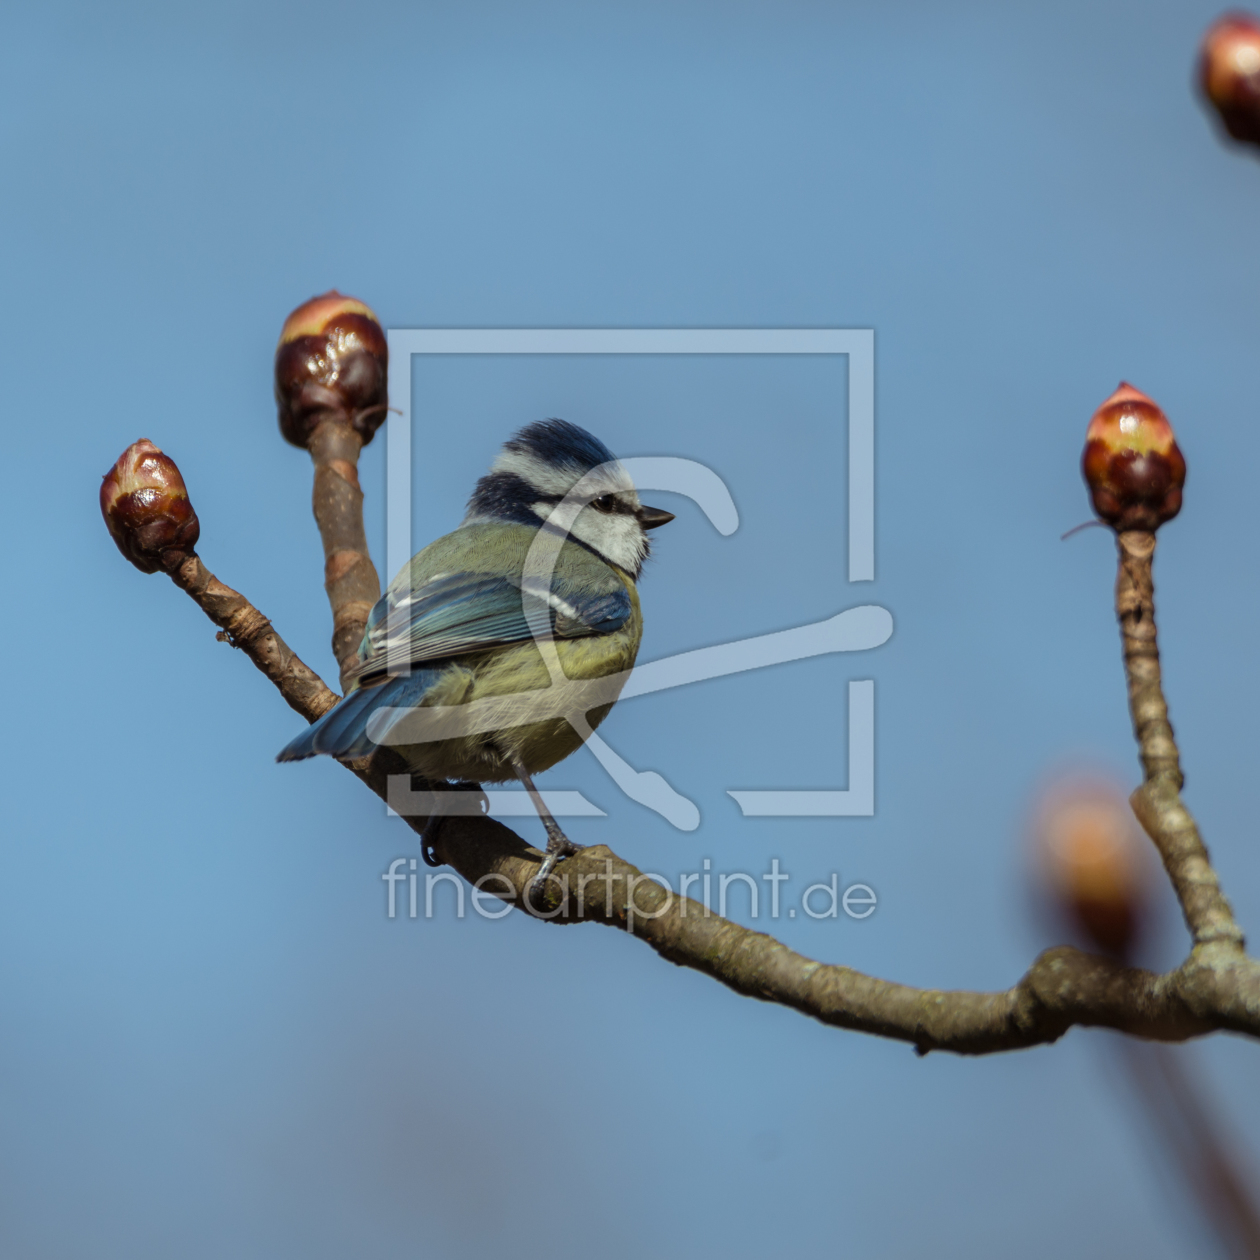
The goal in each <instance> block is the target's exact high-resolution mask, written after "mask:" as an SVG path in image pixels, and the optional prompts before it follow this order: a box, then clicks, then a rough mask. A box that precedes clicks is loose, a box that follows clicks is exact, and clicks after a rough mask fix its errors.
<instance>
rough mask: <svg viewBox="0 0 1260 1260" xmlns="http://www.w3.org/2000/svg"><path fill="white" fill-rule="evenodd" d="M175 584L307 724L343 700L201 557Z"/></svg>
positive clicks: (182, 569) (174, 576)
mask: <svg viewBox="0 0 1260 1260" xmlns="http://www.w3.org/2000/svg"><path fill="white" fill-rule="evenodd" d="M171 580H172V581H173V582H174V583H175V585H176V586H178V587H179V588H180V590H182V591H184V592H186V593H187V594H188V595H190V596H191V597H192V598H193V600H194V601H195V602H196V604H197V606H198V607H199V608H200V609H201V610H202V612H204V613H205V614H206V616H207V617H209V618H210V620H211V621H213V622H214V624H215V625H216V626H218V627H219V636H218V637H219V638H220V640H222V641H223V642H225V643H230V644H231V645H232V646H233V647H234V648H240V649H241V651H242V652H244V653H245V655H246V656H248V657H249V659H250V660H251V661H253V662H254V664H255V665H257V666H258V668H259V669H260V670H262V672H263V673H264V674H266V675H267V677H268V678H270V679H271V681H272V682H273V683H275V685H276V687H277V689H278V690H279V692H280V694H281V695H282V696H283V697H284V699H285V703H286V704H288V706H289V707H290V708H291V709H295V710H296V711H297V712H298V713H300V714H301V715H302V716H303V717H304V718H305V719H306V720H307V721H308V722H314V721H315V720H316V718H320V717H323V715H324V714H325V713H327V712H328V710H329V709H331V708H332V707H333V705H335V704H336V703H337V702H338V701H339V700H340V699H341V697H340V696H339V695H338V694H337V693H336V692H335V691H332V690H330V689H329V688H328V687H327V686H326V685H325V683H324V680H323V679H322V678H321V677H320V676H319V675H318V674H317V673H316V672H315V671H314V670H313V669H311V668H310V667H309V666H308V665H306V664H304V663H303V661H302V660H301V659H300V658H299V656H298V654H297V653H296V652H295V651H294V650H293V649H292V648H291V647H290V646H289V645H288V644H287V643H286V642H285V641H284V640H283V639H282V638H281V637H280V636H279V635H278V634H277V633H276V631H275V629H274V628H273V627H272V624H271V622H270V621H268V620H267V618H266V617H264V616H263V615H262V613H260V612H259V611H258V609H257V608H255V607H254V605H253V604H251V603H250V602H249V600H247V599H246V598H245V596H244V595H242V594H240V592H239V591H234V590H233V589H232V588H231V587H230V586H224V585H223V583H222V582H220V581H219V579H218V578H217V577H215V576H214V574H213V573H211V572H210V570H209V569H207V568H206V566H205V565H204V564H202V563H201V557H200V556H198V555H195V554H194V555H192V556H189V558H188V559H186V560H185V561H184V562H183V563H182V564H180V565H179V567H178V568H176V569H174V570H173V571H172V572H171Z"/></svg>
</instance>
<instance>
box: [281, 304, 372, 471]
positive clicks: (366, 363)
mask: <svg viewBox="0 0 1260 1260" xmlns="http://www.w3.org/2000/svg"><path fill="white" fill-rule="evenodd" d="M388 369H389V348H388V346H387V344H386V341H385V333H384V331H383V330H382V328H381V326H380V324H379V323H378V322H377V319H376V316H375V315H374V314H373V313H372V311H371V309H370V308H369V307H367V306H365V305H364V304H363V303H362V302H360V301H358V300H357V299H355V298H351V297H345V296H344V295H343V294H340V293H338V292H337V291H336V289H333V290H331V291H330V292H328V293H325V294H323V295H322V296H321V297H316V298H311V300H310V301H309V302H304V303H303V304H302V305H301V306H299V307H298V308H297V310H295V311H294V312H293V313H292V314H291V315H290V316H289V318H288V319H286V320H285V321H284V327H283V329H281V331H280V344H279V345H278V346H277V347H276V404H277V406H278V408H279V418H280V432H281V433H282V434H283V435H284V436H285V438H286V439H287V440H288V441H290V442H292V443H293V444H294V446H301V447H306V446H309V444H310V440H311V434H312V433H314V431H315V428H316V426H317V425H318V424H319V423H320V421H321V420H325V419H328V418H330V417H334V416H336V417H341V418H344V419H345V420H346V421H347V422H348V423H349V424H351V425H353V426H354V428H355V429H356V430H357V431H358V434H359V437H360V438H361V439H362V440H363V442H364V444H365V445H366V444H367V443H368V442H370V441H371V440H372V435H373V434H374V433H375V432H376V430H377V429H378V428H379V427H380V424H381V421H383V420H384V419H385V412H386V410H387V407H388V401H389V400H388V393H387V385H388V381H387V378H388Z"/></svg>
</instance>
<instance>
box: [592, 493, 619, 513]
mask: <svg viewBox="0 0 1260 1260" xmlns="http://www.w3.org/2000/svg"><path fill="white" fill-rule="evenodd" d="M591 507H593V508H594V509H595V511H597V512H615V511H616V510H617V496H616V495H615V494H601V495H600V496H599V498H598V499H592V500H591Z"/></svg>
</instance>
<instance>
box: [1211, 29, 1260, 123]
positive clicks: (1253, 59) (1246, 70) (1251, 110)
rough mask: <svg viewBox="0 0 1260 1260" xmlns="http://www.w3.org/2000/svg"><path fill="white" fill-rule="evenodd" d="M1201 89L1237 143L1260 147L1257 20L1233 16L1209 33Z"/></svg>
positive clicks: (1259, 44)
mask: <svg viewBox="0 0 1260 1260" xmlns="http://www.w3.org/2000/svg"><path fill="white" fill-rule="evenodd" d="M1199 86H1200V87H1201V88H1202V89H1203V94H1204V96H1206V97H1207V99H1208V101H1209V102H1210V103H1211V104H1212V106H1213V107H1214V108H1215V109H1216V112H1217V113H1218V114H1219V115H1220V118H1221V122H1222V123H1224V124H1225V130H1226V131H1228V132H1229V134H1230V135H1231V136H1233V137H1234V139H1235V140H1241V141H1243V142H1245V143H1247V144H1260V24H1257V22H1256V21H1255V19H1254V18H1252V17H1250V16H1248V15H1247V14H1245V13H1231V14H1228V15H1227V16H1226V17H1223V18H1221V20H1220V21H1219V22H1217V23H1216V24H1215V25H1213V26H1212V27H1211V28H1210V29H1209V30H1208V33H1207V34H1206V35H1205V36H1204V37H1203V47H1202V50H1201V51H1200V54H1199Z"/></svg>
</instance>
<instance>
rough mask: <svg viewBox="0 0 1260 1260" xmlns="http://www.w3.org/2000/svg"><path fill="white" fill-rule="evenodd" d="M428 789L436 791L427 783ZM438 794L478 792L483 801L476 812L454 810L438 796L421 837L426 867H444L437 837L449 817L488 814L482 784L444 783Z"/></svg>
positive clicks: (421, 847)
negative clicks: (440, 859) (466, 814)
mask: <svg viewBox="0 0 1260 1260" xmlns="http://www.w3.org/2000/svg"><path fill="white" fill-rule="evenodd" d="M426 787H427V788H428V789H429V790H430V791H434V790H435V788H434V785H432V784H428V783H426ZM436 792H437V793H439V794H445V793H447V792H476V793H477V795H478V796H479V797H480V798H481V799H480V800H479V801H478V802H477V809H476V810H470V809H462V808H455V809H452V808H451V807H450V805H444V804H443V801H442V795H438V796H437V799H436V800H435V802H434V809H433V812H432V813H431V814H430V815H429V823H428V826H426V827H425V829H424V832H423V833H422V835H421V837H420V856H421V857H423V858H424V864H425V865H426V866H441V865H442V863H441V862H440V861H439V860H438V856H437V851H436V848H437V837H438V832H439V831H441V830H442V824H443V823H444V822H445V821H446V819H447V817H448V816H449V815H452V814H465V813H473V814H478V813H480V814H484V813H485V812H486V805H487V802H486V794H485V793H484V792H483V791H482V790H481V784H480V783H470V782H467V781H464V780H461V781H460V782H458V783H443V784H441V785H438V786H437V787H436Z"/></svg>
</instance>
